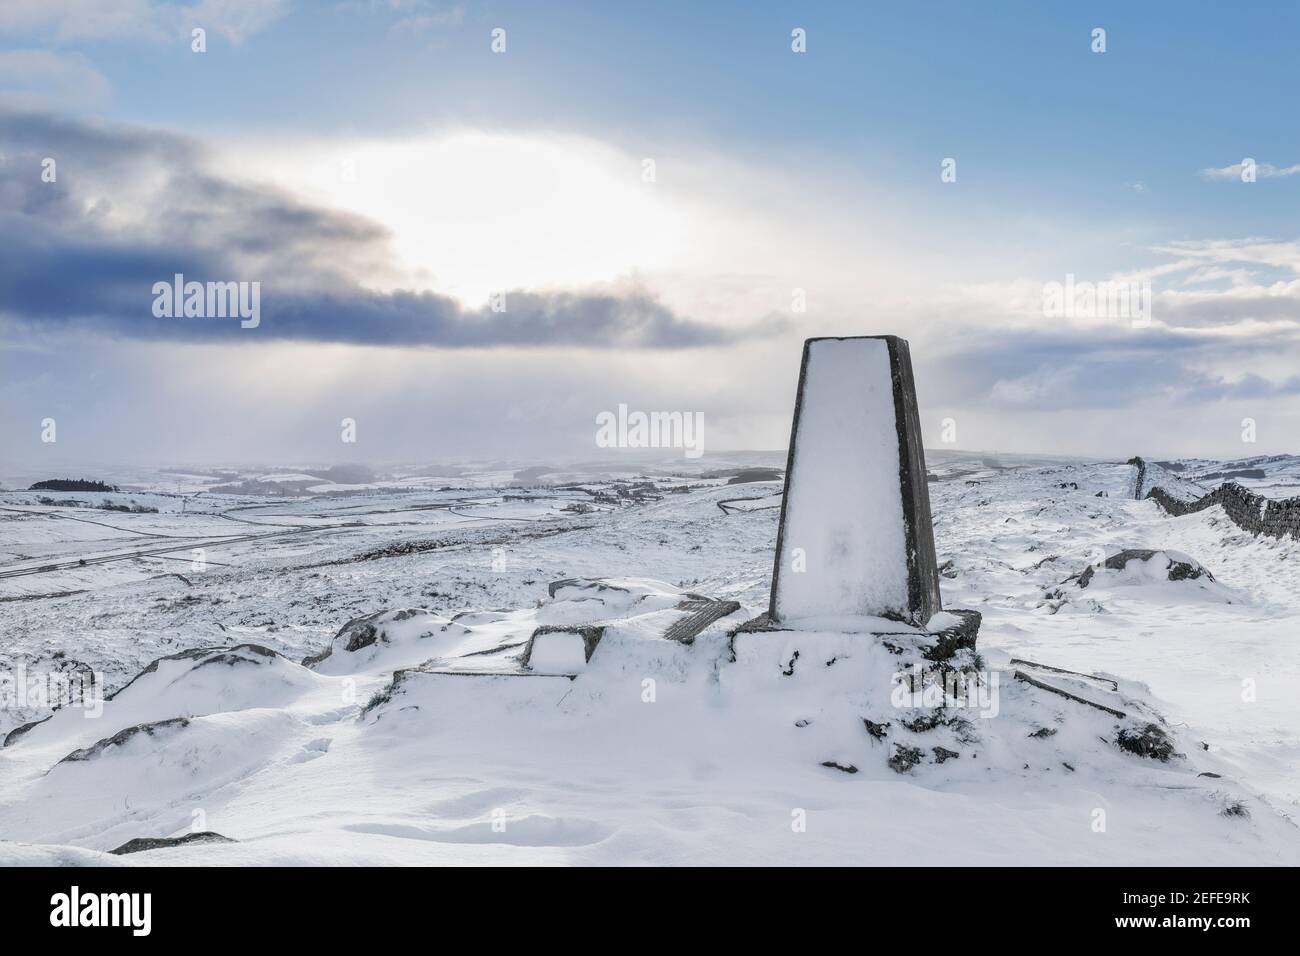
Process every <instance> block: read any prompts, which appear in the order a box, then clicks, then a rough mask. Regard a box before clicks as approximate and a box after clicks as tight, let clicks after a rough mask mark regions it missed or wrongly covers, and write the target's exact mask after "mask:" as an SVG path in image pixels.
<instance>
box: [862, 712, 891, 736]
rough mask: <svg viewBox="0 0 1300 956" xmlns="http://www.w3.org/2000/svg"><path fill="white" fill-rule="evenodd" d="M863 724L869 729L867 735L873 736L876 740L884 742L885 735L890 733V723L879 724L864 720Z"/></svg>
mask: <svg viewBox="0 0 1300 956" xmlns="http://www.w3.org/2000/svg"><path fill="white" fill-rule="evenodd" d="M862 724H863V726H865V727H866V728H867V733H869V734H871V736H872V737H874V738H875V739H876V740H884V739H885V735H886V734H887V733H888V732H889V721H885V722H884V723H883V724H878V723H876V722H875V721H872V720H867V718H865V717H863V718H862Z"/></svg>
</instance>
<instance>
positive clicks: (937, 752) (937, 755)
mask: <svg viewBox="0 0 1300 956" xmlns="http://www.w3.org/2000/svg"><path fill="white" fill-rule="evenodd" d="M932 752H933V753H934V762H935V763H943V762H944V761H945V760H952V759H953V758H954V757H960V756H961V754H959V753H957V751H955V750H949V749H948V748H947V747H935V748H933V750H932Z"/></svg>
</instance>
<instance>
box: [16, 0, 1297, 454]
mask: <svg viewBox="0 0 1300 956" xmlns="http://www.w3.org/2000/svg"><path fill="white" fill-rule="evenodd" d="M1298 28H1300V8H1297V7H1296V6H1295V5H1294V4H1290V3H1282V2H1276V3H1264V4H1260V5H1256V6H1254V7H1252V8H1251V10H1250V11H1249V13H1246V12H1242V11H1240V10H1238V9H1234V8H1232V7H1231V6H1229V5H1225V4H1208V3H1180V4H1178V5H1177V9H1176V13H1174V12H1171V8H1170V7H1169V6H1167V5H1162V4H1130V3H1113V4H1112V3H1090V4H1087V5H1083V4H1064V3H1042V2H1026V3H1014V2H1007V3H997V4H973V3H966V2H951V3H909V4H889V5H887V4H881V3H818V4H815V5H795V4H786V3H754V2H734V3H728V2H717V3H710V4H688V3H681V4H677V3H659V4H631V3H595V2H588V3H554V2H550V3H546V4H536V3H507V2H469V0H466V2H460V3H456V2H434V0H350V2H315V3H307V2H291V0H262V2H248V0H200V2H197V3H167V2H161V0H120V2H97V0H5V2H4V3H3V4H0V447H2V448H3V456H4V457H5V458H6V459H8V460H9V461H8V462H7V463H16V464H20V465H22V466H24V467H38V468H39V467H44V466H46V465H48V466H49V467H55V466H63V465H66V466H69V467H70V466H71V465H72V464H73V463H77V462H90V461H108V462H112V461H121V462H137V463H151V464H159V465H178V464H186V463H194V464H202V463H208V464H222V463H236V462H251V461H260V462H282V463H292V462H304V461H312V462H334V461H339V462H346V461H367V462H372V463H383V462H390V461H419V460H430V459H437V458H469V457H503V456H509V457H515V458H527V459H536V460H542V461H545V460H552V459H558V458H561V457H583V456H591V455H593V454H594V453H595V452H596V451H597V448H596V447H595V436H596V418H597V416H598V415H599V414H600V413H602V412H605V411H613V410H616V409H617V408H618V407H619V405H620V404H625V405H627V406H628V407H629V408H630V409H634V410H643V411H646V412H651V411H669V412H671V411H681V412H683V413H701V414H702V415H703V417H704V423H705V424H704V447H705V449H706V452H722V451H726V450H734V449H779V448H783V447H784V445H785V443H786V441H787V440H788V435H789V427H790V415H791V410H792V403H793V393H794V388H795V382H796V379H797V374H798V364H799V353H800V347H801V342H802V340H803V339H804V338H806V337H809V336H814V335H852V334H883V333H891V334H897V335H901V336H903V337H905V338H907V339H908V340H909V341H910V343H911V351H912V357H913V361H914V363H915V366H916V379H917V388H918V398H919V402H920V408H921V418H922V427H923V430H924V432H925V441H926V444H927V446H929V447H935V448H941V447H952V448H958V449H968V450H987V451H1015V452H1025V453H1040V454H1060V455H1081V456H1088V457H1111V458H1127V457H1129V456H1131V455H1134V454H1141V455H1145V456H1151V457H1171V456H1203V457H1223V458H1238V457H1246V456H1250V455H1256V454H1266V453H1277V452H1300V448H1298V447H1297V444H1300V442H1298V441H1297V437H1298V436H1300V228H1298V224H1300V218H1298V217H1297V197H1298V195H1300V124H1297V123H1296V122H1295V121H1294V119H1295V106H1294V92H1295V82H1294V56H1293V51H1292V47H1293V38H1294V36H1295V35H1296V34H1297V29H1298ZM196 29H201V30H202V31H204V32H203V34H202V39H203V43H202V44H198V43H197V42H196V39H195V34H194V31H195V30H196ZM1098 30H1102V31H1104V35H1103V34H1099V33H1098V32H1097V31H1098ZM498 31H501V32H498ZM197 45H201V46H203V49H202V51H201V52H200V51H197V50H196V49H195V47H196V46H197ZM494 46H495V49H494ZM797 48H798V49H797ZM1248 161H1249V162H1248ZM178 273H179V274H181V275H183V276H184V277H185V279H186V280H189V281H200V282H237V283H238V282H243V283H250V284H251V283H253V282H256V283H258V284H259V285H258V289H259V308H260V311H259V316H258V321H257V322H256V324H255V325H253V324H251V323H241V322H240V321H239V320H238V319H237V318H236V319H231V318H229V317H226V318H222V317H210V318H201V317H185V316H168V315H158V314H156V313H157V306H156V302H155V300H156V295H155V292H154V285H155V283H157V282H160V281H162V282H171V281H172V278H173V276H175V275H176V274H178ZM1089 283H1092V284H1096V283H1122V284H1123V288H1125V289H1129V288H1132V289H1133V290H1134V291H1133V294H1134V301H1136V302H1139V303H1140V302H1142V301H1143V299H1142V294H1143V290H1145V294H1147V295H1149V308H1147V309H1146V310H1145V311H1144V312H1143V313H1142V314H1141V315H1138V316H1134V315H1133V314H1131V313H1130V312H1128V311H1118V312H1117V310H1116V308H1115V303H1114V302H1111V303H1110V304H1109V306H1108V305H1107V304H1106V302H1105V297H1104V296H1103V297H1102V301H1101V302H1100V303H1098V302H1097V301H1092V300H1089V299H1072V300H1071V303H1070V306H1071V307H1069V308H1065V309H1059V308H1058V309H1053V308H1049V307H1048V306H1047V304H1046V301H1047V296H1048V292H1049V290H1051V289H1053V288H1056V289H1061V288H1065V287H1067V285H1068V287H1069V288H1070V289H1073V290H1077V289H1079V288H1084V289H1086V288H1089V285H1088V284H1089ZM345 418H346V419H350V420H352V421H354V422H355V423H356V427H355V437H356V441H355V442H353V443H344V442H342V440H341V435H342V429H341V427H340V426H341V423H342V421H343V419H345ZM50 419H52V420H53V421H54V422H55V423H56V440H55V441H53V442H51V441H48V440H42V439H43V438H47V439H48V437H49V429H48V428H47V426H46V422H47V421H48V420H50Z"/></svg>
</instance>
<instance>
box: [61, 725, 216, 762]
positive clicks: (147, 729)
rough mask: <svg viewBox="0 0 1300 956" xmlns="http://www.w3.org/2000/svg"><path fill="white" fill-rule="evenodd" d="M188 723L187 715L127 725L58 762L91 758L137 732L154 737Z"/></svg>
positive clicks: (184, 726) (117, 745)
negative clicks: (132, 725)
mask: <svg viewBox="0 0 1300 956" xmlns="http://www.w3.org/2000/svg"><path fill="white" fill-rule="evenodd" d="M189 725H190V719H189V718H188V717H170V718H168V719H167V720H156V721H154V722H153V723H149V724H136V725H135V726H134V727H127V728H126V729H125V730H119V731H118V732H117V733H115V734H114V735H113V736H111V737H105V738H104V739H103V740H97V741H95V742H94V743H93V744H91V745H90V746H89V747H83V748H82V749H81V750H74V751H72V753H70V754H68V755H67V756H66V757H64V758H63V759H62V760H60V761H59V763H73V762H77V761H81V760H93V759H94V758H95V757H98V756H99V755H100V754H102V753H103V752H104V751H105V750H107V749H108V748H109V747H119V746H121V745H122V744H124V743H126V742H127V741H128V740H130V739H131V738H133V737H135V736H136V735H137V734H144V735H146V736H148V737H154V736H156V735H157V734H158V733H159V732H161V731H165V730H182V729H184V728H186V727H188V726H189Z"/></svg>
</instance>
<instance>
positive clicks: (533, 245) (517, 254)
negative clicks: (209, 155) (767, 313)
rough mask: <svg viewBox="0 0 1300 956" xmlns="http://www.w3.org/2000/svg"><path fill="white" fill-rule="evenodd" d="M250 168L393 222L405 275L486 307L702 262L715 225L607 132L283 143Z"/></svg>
mask: <svg viewBox="0 0 1300 956" xmlns="http://www.w3.org/2000/svg"><path fill="white" fill-rule="evenodd" d="M239 165H240V167H241V171H246V172H248V173H250V174H252V175H254V176H256V177H258V178H261V179H264V180H267V181H270V182H273V183H274V184H275V185H277V186H279V187H281V188H283V189H286V190H288V191H290V192H293V193H296V194H298V195H300V196H302V197H304V198H306V199H309V200H310V201H312V202H313V203H317V204H321V205H324V206H327V207H330V208H334V209H339V210H345V211H348V212H353V213H357V214H359V215H363V216H365V217H367V218H369V219H371V220H373V221H375V222H377V223H380V224H382V225H383V226H385V227H386V228H387V229H389V230H390V231H391V233H392V238H391V248H392V250H393V253H394V255H395V257H396V265H397V267H398V274H395V275H390V276H370V277H363V278H362V281H363V282H364V283H366V284H368V285H370V286H371V287H372V288H377V289H380V290H382V291H389V290H391V289H394V288H415V289H429V290H432V291H437V292H441V293H443V294H445V295H450V296H453V297H455V298H457V299H459V300H461V301H462V302H463V303H465V304H467V305H475V306H476V305H481V304H483V302H484V301H485V300H486V299H487V298H488V296H489V295H491V294H492V293H494V292H499V291H504V290H507V289H521V288H523V289H559V288H573V287H584V286H591V285H595V284H599V283H605V282H611V281H614V280H617V279H620V278H621V277H626V276H629V275H633V274H635V273H637V272H641V271H656V270H673V269H677V268H681V267H684V266H686V265H688V264H689V263H690V262H691V260H692V258H693V256H694V255H695V253H696V252H697V247H696V246H695V245H693V243H692V238H693V236H695V235H696V234H698V232H699V231H700V229H701V228H703V226H702V224H701V223H700V222H699V221H698V220H696V219H695V218H694V216H693V214H692V211H691V210H690V209H689V208H688V207H687V206H686V205H684V204H683V203H681V202H678V201H675V200H674V198H673V197H672V191H671V188H665V187H664V186H662V185H661V184H660V183H657V182H645V181H643V178H642V166H641V163H640V161H639V160H637V159H636V158H634V157H630V156H627V155H625V154H621V153H619V152H618V151H616V150H614V149H611V148H609V147H607V146H604V145H602V144H600V143H597V142H595V141H593V140H589V139H582V138H578V137H565V136H540V135H539V136H528V135H515V134H504V133H492V132H481V131H469V130H462V131H457V132H451V133H447V134H443V135H438V136H429V137H422V138H415V139H409V140H401V141H396V140H393V141H385V140H355V141H350V142H342V143H339V142H331V143H308V144H304V145H301V146H291V147H289V148H287V149H283V148H276V147H273V148H270V149H267V150H265V151H263V152H261V153H260V154H259V156H258V158H257V159H255V160H252V161H251V164H250V162H249V161H248V160H247V154H244V158H243V159H241V160H240V162H239Z"/></svg>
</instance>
